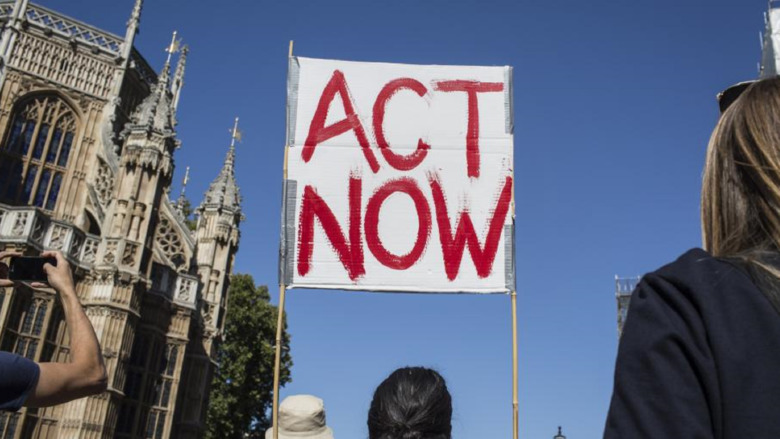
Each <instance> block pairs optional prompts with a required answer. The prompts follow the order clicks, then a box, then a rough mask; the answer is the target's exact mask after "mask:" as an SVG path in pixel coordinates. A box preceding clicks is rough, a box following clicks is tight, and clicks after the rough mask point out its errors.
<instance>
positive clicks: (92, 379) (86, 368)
mask: <svg viewBox="0 0 780 439" xmlns="http://www.w3.org/2000/svg"><path fill="white" fill-rule="evenodd" d="M41 256H45V257H54V258H56V259H57V266H56V267H55V266H53V265H51V264H46V265H44V270H46V275H47V276H48V278H49V285H50V286H51V287H52V288H54V289H55V290H57V292H58V293H59V294H60V299H61V301H62V308H63V311H64V314H65V322H66V323H67V326H68V335H69V336H70V363H40V364H39V366H40V369H41V373H40V377H39V378H38V384H37V385H36V386H35V390H34V391H33V392H32V393H31V394H30V396H29V397H28V398H27V401H25V403H24V405H25V406H27V407H46V406H51V405H56V404H62V403H64V402H68V401H71V400H74V399H77V398H83V397H85V396H89V395H94V394H97V393H102V392H104V391H105V390H106V385H107V376H106V367H105V365H104V364H103V355H102V354H101V352H100V344H99V343H98V340H97V336H95V330H94V329H93V328H92V323H90V321H89V319H88V318H87V315H86V314H85V313H84V309H83V308H82V307H81V303H79V299H78V297H77V296H76V290H75V287H74V284H73V275H72V274H71V270H70V265H69V264H68V261H66V260H65V258H64V257H62V254H61V253H59V252H43V253H42V255H41ZM33 286H34V287H40V286H43V285H41V284H33Z"/></svg>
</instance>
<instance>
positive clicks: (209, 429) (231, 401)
mask: <svg viewBox="0 0 780 439" xmlns="http://www.w3.org/2000/svg"><path fill="white" fill-rule="evenodd" d="M228 294H229V295H228V308H227V320H226V321H225V333H224V342H223V343H222V345H221V346H220V348H219V353H218V361H219V365H218V367H217V370H216V372H215V374H214V379H213V381H212V383H211V396H210V400H209V407H208V414H207V418H206V438H207V439H217V438H220V439H221V438H227V439H233V438H235V439H239V438H243V437H244V435H245V434H246V435H248V436H249V437H262V436H261V434H262V432H264V431H265V430H266V429H268V428H269V427H270V425H271V406H272V402H273V377H274V343H275V339H276V320H277V315H278V314H277V313H278V310H277V308H276V307H275V306H274V305H271V304H270V302H269V301H270V295H269V294H268V288H267V287H265V286H259V287H258V286H255V281H254V279H252V276H250V275H248V274H235V275H233V276H232V277H231V278H230V288H229V290H228ZM282 346H283V347H287V346H289V337H288V335H287V323H286V321H285V324H284V333H283V342H282ZM291 366H292V358H291V357H290V352H289V350H288V349H283V350H282V373H281V383H282V385H284V384H286V383H288V382H290V367H291Z"/></svg>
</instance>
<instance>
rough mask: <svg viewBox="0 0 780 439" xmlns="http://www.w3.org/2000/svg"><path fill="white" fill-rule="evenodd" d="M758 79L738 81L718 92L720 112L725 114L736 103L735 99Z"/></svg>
mask: <svg viewBox="0 0 780 439" xmlns="http://www.w3.org/2000/svg"><path fill="white" fill-rule="evenodd" d="M755 82H756V81H745V82H738V83H736V84H734V85H732V86H731V87H729V88H727V89H725V90H723V91H722V92H720V93H718V96H717V98H718V107H720V114H723V113H724V112H725V111H726V110H727V109H728V108H729V107H730V106H731V104H733V103H734V101H736V100H737V98H739V97H740V96H741V95H742V93H743V92H744V91H745V90H747V89H748V88H749V87H750V86H751V85H753V84H754V83H755Z"/></svg>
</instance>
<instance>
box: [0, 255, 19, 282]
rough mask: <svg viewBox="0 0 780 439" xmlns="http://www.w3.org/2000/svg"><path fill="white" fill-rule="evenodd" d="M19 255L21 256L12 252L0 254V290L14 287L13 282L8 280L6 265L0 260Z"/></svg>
mask: <svg viewBox="0 0 780 439" xmlns="http://www.w3.org/2000/svg"><path fill="white" fill-rule="evenodd" d="M21 255H22V254H21V253H17V252H13V251H2V252H0V288H2V287H12V286H14V282H13V281H12V280H10V279H8V264H7V263H5V262H2V260H3V259H6V258H8V257H14V256H21Z"/></svg>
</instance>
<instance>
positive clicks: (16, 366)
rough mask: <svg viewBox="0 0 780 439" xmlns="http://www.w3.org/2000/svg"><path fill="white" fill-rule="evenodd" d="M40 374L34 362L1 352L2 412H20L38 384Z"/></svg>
mask: <svg viewBox="0 0 780 439" xmlns="http://www.w3.org/2000/svg"><path fill="white" fill-rule="evenodd" d="M39 374H40V368H39V367H38V365H37V364H35V363H34V362H33V361H30V360H28V359H27V358H24V357H21V356H19V355H16V354H12V353H10V352H2V351H0V410H8V411H16V410H19V408H20V407H21V406H22V404H24V401H25V400H26V399H27V396H28V395H29V394H30V392H32V391H33V389H35V385H36V384H38V375H39Z"/></svg>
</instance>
